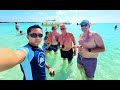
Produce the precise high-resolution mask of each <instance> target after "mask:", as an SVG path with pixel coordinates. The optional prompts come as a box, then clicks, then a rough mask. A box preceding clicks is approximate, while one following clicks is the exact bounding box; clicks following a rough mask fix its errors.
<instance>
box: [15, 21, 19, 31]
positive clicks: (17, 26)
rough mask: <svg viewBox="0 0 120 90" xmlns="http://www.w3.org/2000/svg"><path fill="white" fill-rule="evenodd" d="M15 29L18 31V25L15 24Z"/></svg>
mask: <svg viewBox="0 0 120 90" xmlns="http://www.w3.org/2000/svg"><path fill="white" fill-rule="evenodd" d="M15 28H16V30H17V31H19V24H18V23H17V22H15Z"/></svg>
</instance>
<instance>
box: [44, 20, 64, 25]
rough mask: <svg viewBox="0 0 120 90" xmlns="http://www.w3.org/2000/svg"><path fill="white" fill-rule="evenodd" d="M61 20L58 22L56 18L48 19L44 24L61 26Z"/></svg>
mask: <svg viewBox="0 0 120 90" xmlns="http://www.w3.org/2000/svg"><path fill="white" fill-rule="evenodd" d="M60 24H62V23H60V22H56V20H46V21H44V22H43V23H42V26H59V25H60Z"/></svg>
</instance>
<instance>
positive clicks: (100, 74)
mask: <svg viewBox="0 0 120 90" xmlns="http://www.w3.org/2000/svg"><path fill="white" fill-rule="evenodd" d="M34 24H38V25H40V26H41V23H19V25H20V30H22V31H23V32H25V34H24V35H19V33H18V32H17V31H16V29H15V24H14V23H1V24H0V48H11V49H13V50H16V49H17V48H19V47H22V46H24V45H25V44H27V42H28V40H27V38H26V33H27V32H26V30H27V28H28V27H29V26H31V25H34ZM116 24H117V25H118V30H116V31H115V30H114V26H115V25H116ZM42 28H43V34H44V35H45V30H46V27H42ZM47 29H48V31H50V30H51V27H47ZM90 29H91V30H92V31H95V32H98V33H99V34H100V35H101V37H102V38H103V41H104V44H105V48H106V51H105V52H102V53H100V54H99V57H98V63H97V68H96V72H95V77H94V80H120V23H95V24H93V25H91V28H90ZM67 31H69V32H72V33H73V34H74V36H75V39H76V42H77V44H78V38H79V35H80V33H82V31H81V29H80V26H78V25H76V24H70V25H67ZM58 32H60V29H58ZM42 44H43V41H42V43H41V44H40V46H41V45H42ZM6 57H7V55H6ZM46 62H47V63H48V64H49V65H50V66H51V67H52V68H54V69H55V70H56V72H57V73H56V75H55V76H54V77H50V76H49V75H48V71H47V69H46V72H47V80H82V77H81V75H80V71H79V70H78V68H77V56H74V58H73V64H72V65H71V66H69V67H68V63H67V60H66V61H65V62H64V64H63V60H62V58H61V57H60V51H58V52H57V54H56V55H55V54H54V52H51V53H50V54H47V55H46ZM22 79H23V74H22V72H21V69H20V66H19V64H18V65H16V66H14V67H13V68H11V69H9V70H6V71H3V72H0V80H22Z"/></svg>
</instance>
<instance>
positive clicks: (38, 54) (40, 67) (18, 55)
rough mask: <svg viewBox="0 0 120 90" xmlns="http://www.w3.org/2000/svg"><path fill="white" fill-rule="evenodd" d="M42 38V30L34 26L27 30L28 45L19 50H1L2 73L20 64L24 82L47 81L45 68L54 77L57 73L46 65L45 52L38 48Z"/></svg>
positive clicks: (0, 63) (0, 68) (0, 66)
mask: <svg viewBox="0 0 120 90" xmlns="http://www.w3.org/2000/svg"><path fill="white" fill-rule="evenodd" d="M42 37H43V34H42V28H41V27H40V26H39V25H33V26H30V27H29V28H28V29H27V39H28V41H29V42H28V44H26V45H25V46H23V47H21V48H19V49H17V50H11V49H8V48H0V71H4V70H7V69H10V68H12V67H14V66H15V65H17V64H20V66H21V71H22V72H23V80H46V70H45V68H47V69H48V71H49V75H50V76H51V77H52V76H54V75H55V74H56V71H55V70H54V69H52V68H51V67H50V66H49V65H48V64H47V63H46V57H45V54H44V51H43V50H42V48H40V47H39V46H38V45H39V44H40V43H41V41H42ZM6 55H7V56H6Z"/></svg>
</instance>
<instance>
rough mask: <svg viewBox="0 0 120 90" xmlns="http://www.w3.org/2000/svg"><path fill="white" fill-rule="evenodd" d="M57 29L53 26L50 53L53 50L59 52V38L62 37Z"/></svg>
mask: <svg viewBox="0 0 120 90" xmlns="http://www.w3.org/2000/svg"><path fill="white" fill-rule="evenodd" d="M57 29H58V28H57V27H56V26H52V32H51V35H52V42H51V46H50V47H49V48H48V49H49V50H50V51H51V50H53V51H54V52H57V50H58V37H59V36H60V34H59V33H58V32H57Z"/></svg>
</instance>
